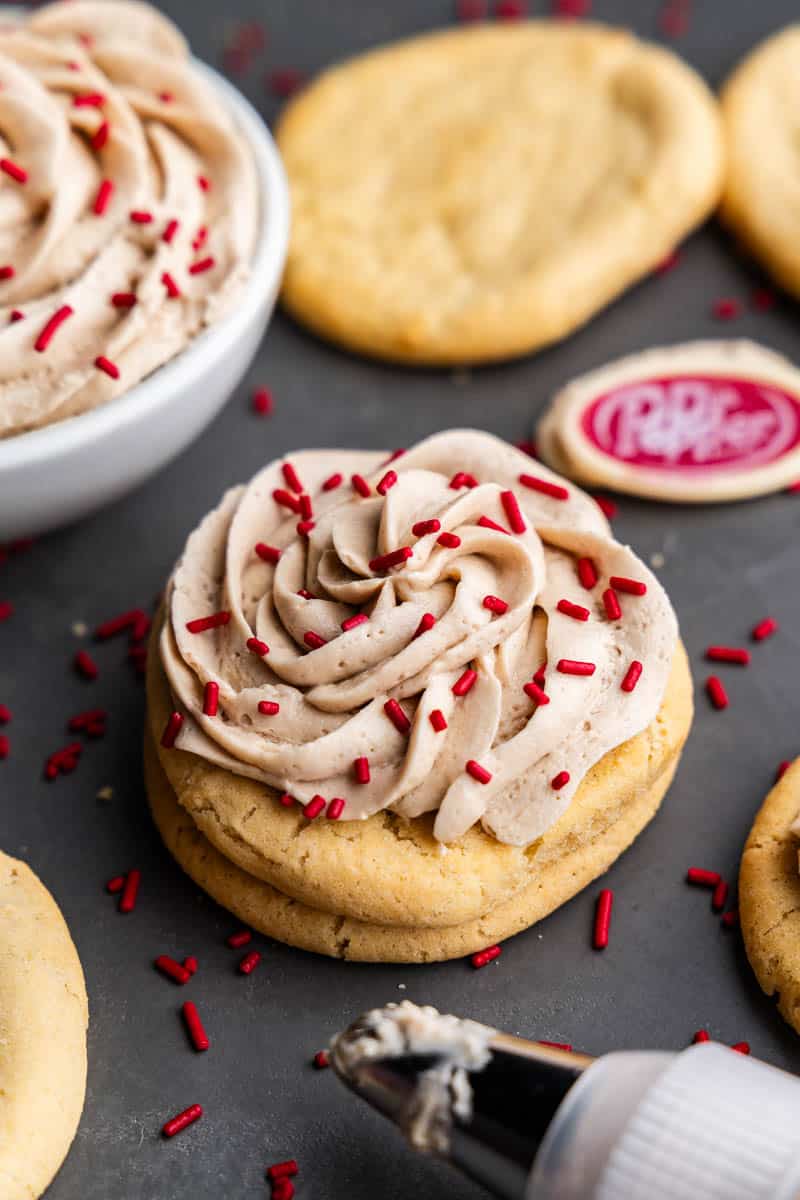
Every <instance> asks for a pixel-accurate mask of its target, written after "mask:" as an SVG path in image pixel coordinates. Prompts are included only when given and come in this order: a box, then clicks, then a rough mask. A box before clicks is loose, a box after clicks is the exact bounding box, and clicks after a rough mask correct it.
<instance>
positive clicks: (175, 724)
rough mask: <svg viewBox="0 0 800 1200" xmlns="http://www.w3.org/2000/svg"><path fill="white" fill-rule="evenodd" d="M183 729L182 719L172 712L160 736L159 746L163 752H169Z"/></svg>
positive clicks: (179, 715) (178, 714)
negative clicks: (162, 748)
mask: <svg viewBox="0 0 800 1200" xmlns="http://www.w3.org/2000/svg"><path fill="white" fill-rule="evenodd" d="M182 728H183V717H182V716H181V714H180V713H179V712H174V713H172V715H171V716H170V718H169V720H168V721H167V724H166V726H165V728H164V732H163V734H162V735H161V745H162V746H163V747H164V749H165V750H171V749H172V747H173V746H174V745H175V739H176V738H177V736H178V734H179V733H180V731H181V729H182Z"/></svg>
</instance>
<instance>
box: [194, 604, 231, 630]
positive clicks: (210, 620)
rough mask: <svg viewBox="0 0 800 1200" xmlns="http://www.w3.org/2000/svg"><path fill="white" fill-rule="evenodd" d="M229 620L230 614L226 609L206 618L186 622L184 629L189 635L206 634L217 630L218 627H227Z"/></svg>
mask: <svg viewBox="0 0 800 1200" xmlns="http://www.w3.org/2000/svg"><path fill="white" fill-rule="evenodd" d="M230 619H231V614H230V613H229V612H228V611H227V609H222V610H221V611H220V612H215V613H211V615H210V616H208V617H197V618H196V619H195V620H194V621H187V622H186V628H187V629H188V630H189V633H206V631H207V630H209V629H218V628H219V627H220V625H227V624H228V622H229V621H230Z"/></svg>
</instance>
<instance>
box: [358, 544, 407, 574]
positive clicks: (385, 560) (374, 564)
mask: <svg viewBox="0 0 800 1200" xmlns="http://www.w3.org/2000/svg"><path fill="white" fill-rule="evenodd" d="M413 553H414V551H413V550H412V549H411V547H410V546H400V547H399V549H397V550H390V551H389V553H388V554H379V555H378V557H377V558H371V559H370V560H369V569H370V571H374V572H376V573H377V572H379V571H390V570H391V569H392V567H399V566H402V564H403V563H405V562H408V560H409V559H410V558H411V556H412V554H413Z"/></svg>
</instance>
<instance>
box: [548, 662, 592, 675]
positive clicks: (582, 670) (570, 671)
mask: <svg viewBox="0 0 800 1200" xmlns="http://www.w3.org/2000/svg"><path fill="white" fill-rule="evenodd" d="M556 670H557V671H560V672H561V674H562V675H594V673H595V670H596V668H595V664H594V663H591V662H579V661H578V660H577V659H574V658H560V659H559V660H558V662H557V663H556Z"/></svg>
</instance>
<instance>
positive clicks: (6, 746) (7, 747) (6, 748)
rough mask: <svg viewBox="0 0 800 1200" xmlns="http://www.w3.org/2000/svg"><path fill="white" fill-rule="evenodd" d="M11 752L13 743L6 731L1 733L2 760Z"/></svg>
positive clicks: (0, 753)
mask: <svg viewBox="0 0 800 1200" xmlns="http://www.w3.org/2000/svg"><path fill="white" fill-rule="evenodd" d="M10 753H11V743H10V741H9V740H8V738H7V736H6V735H5V734H4V733H0V762H2V760H3V759H6V758H8V756H9V754H10Z"/></svg>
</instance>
